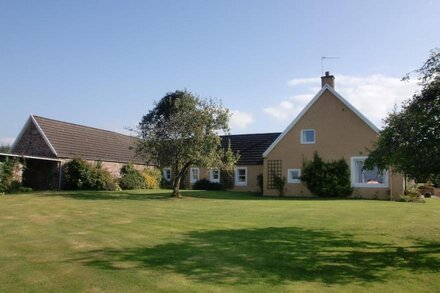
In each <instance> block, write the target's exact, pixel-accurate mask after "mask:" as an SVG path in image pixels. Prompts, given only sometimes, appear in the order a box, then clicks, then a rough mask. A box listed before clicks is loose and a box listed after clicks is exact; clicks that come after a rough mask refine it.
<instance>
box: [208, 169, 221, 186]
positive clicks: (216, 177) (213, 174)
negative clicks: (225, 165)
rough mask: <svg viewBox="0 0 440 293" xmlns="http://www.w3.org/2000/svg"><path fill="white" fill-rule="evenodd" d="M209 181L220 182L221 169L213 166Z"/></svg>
mask: <svg viewBox="0 0 440 293" xmlns="http://www.w3.org/2000/svg"><path fill="white" fill-rule="evenodd" d="M209 181H211V182H215V183H219V182H220V170H219V169H217V168H213V169H211V171H210V174H209Z"/></svg>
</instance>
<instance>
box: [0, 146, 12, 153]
mask: <svg viewBox="0 0 440 293" xmlns="http://www.w3.org/2000/svg"><path fill="white" fill-rule="evenodd" d="M10 149H11V146H10V145H7V144H2V145H0V153H9V150H10Z"/></svg>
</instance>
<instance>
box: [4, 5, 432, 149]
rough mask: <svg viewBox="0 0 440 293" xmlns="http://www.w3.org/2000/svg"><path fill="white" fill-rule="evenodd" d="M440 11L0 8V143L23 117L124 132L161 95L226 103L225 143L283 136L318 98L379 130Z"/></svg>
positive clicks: (428, 43)
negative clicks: (332, 87) (328, 76)
mask: <svg viewBox="0 0 440 293" xmlns="http://www.w3.org/2000/svg"><path fill="white" fill-rule="evenodd" d="M439 15H440V1H432V0H419V1H313V0H312V1H278V0H275V1H251V0H249V1H241V0H234V1H190V0H188V1H104V0H101V1H0V101H1V104H0V143H10V142H12V140H13V139H14V138H15V137H16V136H17V135H18V132H19V131H20V129H21V127H22V126H23V124H24V122H25V120H26V119H27V117H28V116H29V114H31V113H32V114H35V115H41V116H45V117H49V118H54V119H59V120H64V121H69V122H74V123H79V124H85V125H90V126H95V127H100V128H105V129H109V130H114V131H119V132H124V131H125V130H124V128H126V127H133V126H135V125H136V124H137V122H138V121H139V120H140V119H141V117H142V115H143V114H145V113H147V111H148V110H149V109H151V108H152V107H153V102H154V101H155V100H159V99H160V98H161V97H162V96H163V95H164V94H165V93H166V92H169V91H174V90H176V89H188V90H190V91H192V92H194V93H197V94H199V95H200V96H202V97H214V98H218V99H221V100H222V102H223V105H224V106H226V107H227V108H229V109H230V110H231V111H232V112H233V113H234V114H233V116H232V119H231V128H232V133H248V132H249V133H250V132H272V131H282V130H283V129H284V128H285V127H286V126H287V125H288V123H289V122H290V121H291V120H292V119H293V118H294V117H295V115H296V114H297V113H298V112H299V111H300V110H301V108H302V107H304V105H305V104H306V103H307V101H308V100H310V99H311V98H312V96H313V94H314V93H316V91H317V90H319V87H320V81H319V76H320V75H321V56H339V57H340V59H338V60H328V61H327V62H326V63H325V69H326V70H330V71H331V72H332V73H333V74H334V75H335V76H336V90H338V91H339V92H340V93H341V94H343V96H344V97H345V98H346V99H347V100H349V101H350V102H352V103H353V104H354V105H355V106H356V107H357V108H359V110H360V111H361V112H363V113H364V114H365V115H366V116H367V117H369V118H370V119H371V120H372V121H373V122H374V123H375V124H378V125H379V126H380V124H381V122H380V120H381V118H383V116H384V115H385V113H386V112H388V111H390V110H391V109H392V107H393V105H394V104H395V103H398V102H400V101H401V100H403V99H406V98H409V97H410V96H411V94H412V93H413V92H414V90H415V89H416V85H415V84H414V83H409V84H404V83H402V82H400V78H401V77H402V76H403V75H404V74H405V73H407V72H409V71H411V70H413V69H416V68H418V67H420V65H421V64H422V63H423V62H424V60H426V58H427V57H428V54H429V50H430V49H432V48H434V47H439V46H440V34H439V33H438V28H439V27H440V17H439Z"/></svg>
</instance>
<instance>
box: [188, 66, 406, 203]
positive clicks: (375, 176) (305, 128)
mask: <svg viewBox="0 0 440 293" xmlns="http://www.w3.org/2000/svg"><path fill="white" fill-rule="evenodd" d="M321 85H322V88H321V90H320V91H319V92H318V93H317V94H316V95H315V97H314V98H313V99H312V100H311V101H310V102H309V103H308V104H307V106H306V107H305V108H304V109H303V110H302V112H301V113H300V114H299V115H298V116H297V117H296V118H295V119H294V120H293V121H292V122H291V123H290V124H289V125H288V127H287V128H286V129H285V130H284V131H283V132H282V133H268V134H249V135H234V136H231V137H230V139H231V141H232V149H233V150H234V151H239V153H240V155H241V156H242V157H241V158H240V161H239V162H238V163H237V167H236V170H235V176H234V187H233V189H234V190H241V191H255V190H257V188H258V187H257V179H256V178H257V175H258V174H263V180H264V184H263V194H264V195H268V196H275V195H278V190H277V187H276V185H275V182H274V177H275V176H279V177H285V178H287V184H286V195H287V196H301V197H302V196H311V195H312V194H311V192H310V191H309V190H308V189H307V187H306V186H305V184H303V183H301V180H300V177H301V167H302V165H303V162H304V160H311V159H312V158H313V155H314V153H315V152H317V153H318V154H319V155H320V156H321V157H322V158H323V159H325V160H337V159H341V158H343V159H345V160H346V162H347V163H348V164H349V166H350V173H351V184H352V187H353V188H354V192H353V196H355V197H362V198H389V197H390V195H398V194H403V191H404V178H403V176H402V175H401V174H395V173H393V172H392V171H391V170H378V169H377V168H375V169H374V170H363V164H364V160H365V159H366V158H367V155H368V148H371V147H372V144H373V143H374V141H375V140H376V139H377V136H378V132H379V129H378V128H377V127H376V126H375V125H374V124H373V123H371V122H370V121H369V120H368V119H367V118H366V117H365V116H364V115H362V113H360V112H359V111H358V110H357V109H356V108H354V107H353V105H351V104H350V103H349V102H348V101H347V100H345V99H344V98H343V97H342V96H341V95H340V94H339V93H338V92H336V90H335V78H334V76H332V75H330V74H329V73H328V72H326V75H325V76H323V77H321ZM248 158H252V159H251V160H248ZM189 177H190V182H195V181H196V180H198V179H200V178H206V179H210V180H211V181H216V182H218V181H219V180H221V178H220V177H219V175H218V171H217V170H215V169H214V170H207V169H206V168H199V167H197V166H193V167H192V168H191V169H190V172H189Z"/></svg>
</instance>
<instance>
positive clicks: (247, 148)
mask: <svg viewBox="0 0 440 293" xmlns="http://www.w3.org/2000/svg"><path fill="white" fill-rule="evenodd" d="M280 135H281V133H280V132H274V133H254V134H237V135H225V136H222V145H223V147H225V148H226V147H227V146H228V141H230V142H231V148H232V151H233V152H235V153H236V152H238V153H239V154H240V159H239V160H238V162H237V165H238V166H241V165H262V164H263V153H264V152H265V151H266V149H267V148H268V147H269V146H270V145H271V144H272V143H273V142H274V141H275V140H276V139H277V137H278V136H280Z"/></svg>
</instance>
